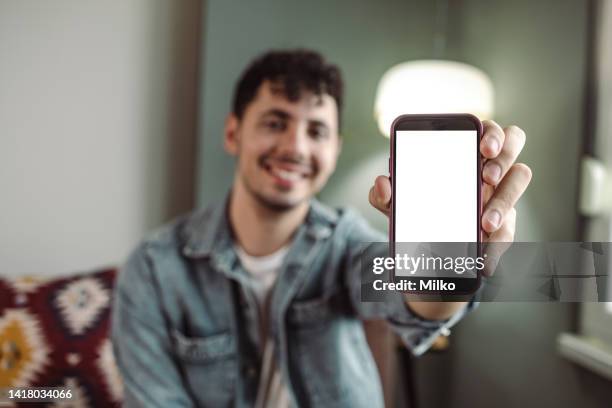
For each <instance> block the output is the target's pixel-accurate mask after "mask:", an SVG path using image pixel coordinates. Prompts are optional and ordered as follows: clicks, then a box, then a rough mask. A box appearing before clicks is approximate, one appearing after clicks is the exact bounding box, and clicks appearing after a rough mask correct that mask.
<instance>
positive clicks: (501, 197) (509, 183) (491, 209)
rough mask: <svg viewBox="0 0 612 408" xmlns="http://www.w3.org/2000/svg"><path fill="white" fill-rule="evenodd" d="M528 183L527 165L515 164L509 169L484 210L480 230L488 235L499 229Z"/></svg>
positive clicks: (529, 174) (528, 172)
mask: <svg viewBox="0 0 612 408" xmlns="http://www.w3.org/2000/svg"><path fill="white" fill-rule="evenodd" d="M530 181H531V169H530V168H529V167H528V166H527V165H525V164H522V163H517V164H515V165H513V166H512V167H510V170H508V173H507V174H506V177H504V178H503V180H502V182H501V183H500V184H499V186H498V187H497V189H495V193H494V194H493V197H491V199H490V200H489V202H488V203H487V207H486V208H485V211H484V215H483V217H482V228H483V229H484V230H485V231H486V232H488V233H489V234H490V233H492V232H495V231H497V230H498V229H499V227H500V226H501V225H502V224H503V222H504V217H505V215H506V214H507V213H508V211H510V209H512V208H514V205H515V204H516V202H517V201H518V199H519V198H520V197H521V195H523V192H524V191H525V189H526V188H527V186H528V185H529V182H530Z"/></svg>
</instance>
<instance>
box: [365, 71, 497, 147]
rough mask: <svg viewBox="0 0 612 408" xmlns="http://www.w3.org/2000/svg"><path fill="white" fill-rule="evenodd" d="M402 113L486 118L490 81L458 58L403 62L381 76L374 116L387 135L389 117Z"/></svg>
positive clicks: (489, 108)
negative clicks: (452, 59) (446, 114)
mask: <svg viewBox="0 0 612 408" xmlns="http://www.w3.org/2000/svg"><path fill="white" fill-rule="evenodd" d="M406 113H471V114H473V115H476V116H477V117H478V118H480V119H488V118H491V116H492V115H493V84H492V83H491V80H490V79H489V77H488V76H487V75H486V74H485V73H484V72H482V71H481V70H479V69H478V68H476V67H473V66H471V65H468V64H463V63H460V62H455V61H446V60H420V61H412V62H404V63H402V64H399V65H396V66H394V67H392V68H391V69H389V70H388V71H387V72H386V73H385V74H384V75H383V77H382V78H381V80H380V82H379V84H378V89H377V92H376V102H375V104H374V117H375V118H376V120H377V122H378V128H379V129H380V131H381V133H382V134H383V135H385V136H387V137H389V132H390V128H391V123H392V122H393V120H394V119H395V118H396V117H398V116H399V115H402V114H406Z"/></svg>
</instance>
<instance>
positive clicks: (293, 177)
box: [271, 168, 302, 181]
mask: <svg viewBox="0 0 612 408" xmlns="http://www.w3.org/2000/svg"><path fill="white" fill-rule="evenodd" d="M271 170H272V173H274V175H276V176H278V177H280V178H284V179H285V180H289V181H298V180H300V179H301V178H302V175H301V174H300V173H297V172H294V171H287V170H282V169H276V168H272V169H271Z"/></svg>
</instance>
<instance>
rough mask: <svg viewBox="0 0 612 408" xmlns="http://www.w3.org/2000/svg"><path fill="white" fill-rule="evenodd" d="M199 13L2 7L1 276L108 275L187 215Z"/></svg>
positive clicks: (161, 8)
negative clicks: (99, 271)
mask: <svg viewBox="0 0 612 408" xmlns="http://www.w3.org/2000/svg"><path fill="white" fill-rule="evenodd" d="M200 13H201V5H200V2H199V1H197V0H185V1H149V0H130V1H120V0H112V1H110V0H109V1H82V0H54V1H52V2H47V1H33V0H26V1H24V0H0V262H1V264H0V274H2V275H5V276H6V275H8V276H14V275H22V274H44V275H51V274H62V273H70V272H77V271H81V270H87V269H91V268H94V267H99V266H104V265H116V264H118V263H120V262H121V261H122V260H123V259H124V257H125V256H126V255H127V253H128V251H129V250H130V249H131V247H133V246H134V245H135V244H136V243H137V241H138V240H139V238H140V237H141V236H142V235H143V234H144V233H145V231H147V230H149V229H151V228H152V227H153V226H155V225H157V224H159V223H161V222H162V221H163V220H165V219H168V218H170V217H171V216H173V215H175V214H177V213H178V212H181V211H185V210H187V209H189V208H190V207H191V205H192V202H193V187H194V186H193V180H194V178H193V165H194V158H193V157H194V156H193V148H194V143H195V142H194V140H195V129H196V126H195V110H196V91H197V89H196V88H197V80H196V78H197V60H198V56H197V51H198V48H199V47H198V44H199V41H200V40H199V36H200V33H199V24H200Z"/></svg>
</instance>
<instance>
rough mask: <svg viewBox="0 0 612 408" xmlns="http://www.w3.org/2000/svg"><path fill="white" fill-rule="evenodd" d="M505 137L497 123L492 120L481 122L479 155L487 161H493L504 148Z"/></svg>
mask: <svg viewBox="0 0 612 408" xmlns="http://www.w3.org/2000/svg"><path fill="white" fill-rule="evenodd" d="M505 138H506V135H505V133H504V131H503V129H502V128H501V126H499V125H498V124H497V123H495V122H493V121H492V120H485V121H483V122H482V140H481V141H480V153H481V154H482V155H483V156H484V157H485V158H487V159H494V158H495V157H497V155H498V154H499V153H500V152H501V150H502V147H503V146H504V141H505Z"/></svg>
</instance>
